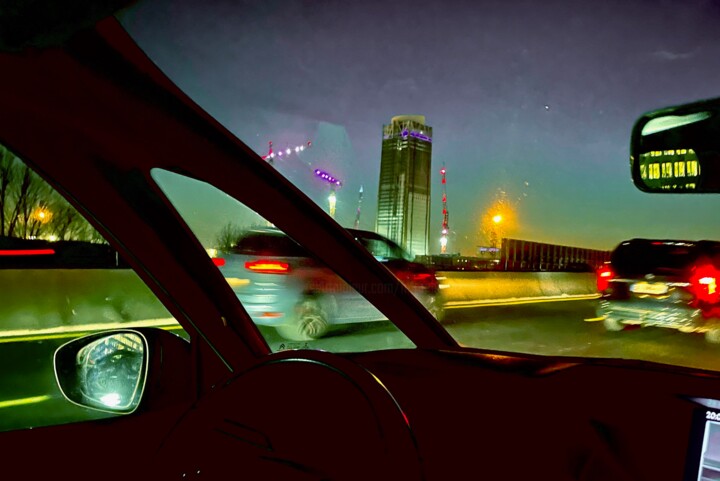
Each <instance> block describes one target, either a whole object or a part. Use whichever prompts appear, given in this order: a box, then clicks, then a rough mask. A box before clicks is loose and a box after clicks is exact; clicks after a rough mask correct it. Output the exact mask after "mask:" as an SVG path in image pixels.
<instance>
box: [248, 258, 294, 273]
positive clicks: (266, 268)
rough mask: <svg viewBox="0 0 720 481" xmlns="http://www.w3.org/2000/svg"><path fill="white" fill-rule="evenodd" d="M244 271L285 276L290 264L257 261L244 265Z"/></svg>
mask: <svg viewBox="0 0 720 481" xmlns="http://www.w3.org/2000/svg"><path fill="white" fill-rule="evenodd" d="M245 269H247V270H249V271H252V272H257V273H260V274H287V273H288V272H290V264H288V263H287V262H280V261H269V260H258V261H249V262H246V263H245Z"/></svg>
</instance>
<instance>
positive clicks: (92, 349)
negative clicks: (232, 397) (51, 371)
mask: <svg viewBox="0 0 720 481" xmlns="http://www.w3.org/2000/svg"><path fill="white" fill-rule="evenodd" d="M190 360H191V352H190V344H189V343H188V342H187V341H186V340H184V339H183V338H181V337H179V336H177V335H175V334H171V333H169V332H167V331H164V330H162V329H154V328H138V329H117V330H113V331H106V332H101V333H97V334H90V335H88V336H84V337H81V338H79V339H74V340H72V341H70V342H68V343H66V344H64V345H62V346H60V347H59V348H58V349H57V351H55V357H54V367H55V378H56V380H57V383H58V386H59V387H60V391H61V392H62V394H63V396H65V398H66V399H67V400H68V401H70V402H72V403H74V404H77V405H80V406H83V407H86V408H90V409H95V410H99V411H104V412H109V413H114V414H130V413H133V412H135V411H137V410H138V409H143V410H152V409H155V408H160V407H165V406H168V405H171V404H174V403H178V402H189V401H191V400H192V397H193V396H192V387H191V386H192V384H191V379H192V372H191V362H190Z"/></svg>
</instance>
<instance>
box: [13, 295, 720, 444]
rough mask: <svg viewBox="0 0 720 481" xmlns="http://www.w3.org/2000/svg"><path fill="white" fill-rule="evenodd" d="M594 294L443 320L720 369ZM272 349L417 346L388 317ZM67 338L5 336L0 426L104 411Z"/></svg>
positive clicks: (608, 353)
mask: <svg viewBox="0 0 720 481" xmlns="http://www.w3.org/2000/svg"><path fill="white" fill-rule="evenodd" d="M595 302H597V301H594V300H573V301H554V302H533V303H524V304H514V305H503V306H489V307H478V308H468V309H453V310H450V311H448V315H447V323H446V324H445V326H446V327H447V329H448V330H449V331H450V333H451V334H452V335H453V336H455V338H456V339H458V341H459V342H461V343H462V344H464V345H467V346H473V347H479V348H483V349H490V350H493V351H500V352H520V353H529V354H543V355H558V356H580V357H601V358H602V357H611V358H633V359H642V360H648V361H656V362H662V363H670V364H676V365H683V366H691V367H698V368H702V369H711V370H718V371H720V345H712V344H708V343H707V342H706V341H705V340H704V338H703V336H702V335H694V334H684V333H680V332H677V331H672V330H665V329H658V328H635V329H630V330H627V331H623V332H606V331H605V329H604V328H603V326H602V323H601V322H588V321H585V319H592V318H594V317H595V309H594V307H595ZM262 331H263V334H264V335H265V336H266V339H267V341H268V344H269V345H270V346H271V348H273V349H274V350H280V349H294V348H316V349H326V350H331V351H359V350H367V349H382V348H396V347H412V344H411V343H410V342H409V341H408V340H407V339H406V338H405V336H404V335H403V334H402V333H400V332H398V331H397V330H396V329H395V328H394V327H393V326H392V324H390V323H388V322H377V323H371V324H364V325H356V326H349V327H347V328H344V329H339V330H337V331H334V332H332V333H331V334H330V335H329V336H327V337H326V338H323V339H320V340H317V341H313V342H309V343H293V342H288V341H286V340H284V339H282V338H280V337H279V336H278V335H277V334H276V333H275V332H274V330H272V329H262ZM67 340H68V338H67V337H59V338H58V337H54V338H49V339H48V338H45V339H37V338H32V337H24V338H19V340H18V341H17V342H9V341H11V340H9V339H4V340H3V341H2V342H0V359H2V360H3V362H2V363H1V364H0V430H8V429H17V428H23V427H31V425H32V424H33V420H35V419H37V417H42V418H43V419H44V420H45V422H46V423H47V424H56V423H62V422H68V421H72V420H79V419H90V418H98V417H102V416H103V415H101V414H97V413H94V412H91V411H89V410H85V409H83V408H80V407H76V406H73V405H71V404H70V403H68V402H67V401H65V400H64V399H63V398H62V395H61V394H60V392H59V391H58V388H57V387H56V385H55V380H54V374H53V371H52V355H53V352H54V351H55V349H56V348H57V347H58V346H59V345H61V344H63V343H64V342H67Z"/></svg>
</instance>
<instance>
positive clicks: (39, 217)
mask: <svg viewBox="0 0 720 481" xmlns="http://www.w3.org/2000/svg"><path fill="white" fill-rule="evenodd" d="M30 217H31V218H32V219H34V220H36V221H38V222H40V223H41V224H47V223H48V222H50V219H51V218H52V212H50V211H49V210H47V209H46V208H44V207H38V208H36V209H35V210H34V211H33V212H32V214H31V215H30Z"/></svg>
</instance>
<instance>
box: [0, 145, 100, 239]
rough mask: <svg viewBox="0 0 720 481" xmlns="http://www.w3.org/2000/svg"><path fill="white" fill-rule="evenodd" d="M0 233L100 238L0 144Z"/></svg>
mask: <svg viewBox="0 0 720 481" xmlns="http://www.w3.org/2000/svg"><path fill="white" fill-rule="evenodd" d="M0 236H8V237H19V238H24V239H29V238H50V237H53V238H55V239H58V240H83V241H92V242H102V241H103V239H102V238H101V237H100V235H99V234H98V233H97V231H96V230H95V229H94V228H93V227H92V226H91V225H90V224H89V223H88V222H87V221H86V220H85V218H83V217H82V216H81V215H80V214H79V213H78V212H77V211H76V210H75V209H74V208H73V207H72V206H71V205H70V204H69V203H68V202H67V201H66V200H65V199H64V198H63V197H62V196H60V194H58V193H57V192H56V191H55V190H54V189H53V188H52V187H51V186H50V185H49V184H48V183H47V182H45V181H44V180H43V179H42V178H41V177H40V176H39V175H37V174H36V173H35V172H34V171H32V170H31V169H30V168H29V167H28V166H27V165H25V164H24V163H23V162H22V161H21V160H20V159H19V158H18V157H16V156H15V155H13V154H12V152H10V151H9V150H7V149H6V148H5V147H3V146H2V145H0Z"/></svg>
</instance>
